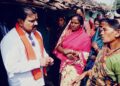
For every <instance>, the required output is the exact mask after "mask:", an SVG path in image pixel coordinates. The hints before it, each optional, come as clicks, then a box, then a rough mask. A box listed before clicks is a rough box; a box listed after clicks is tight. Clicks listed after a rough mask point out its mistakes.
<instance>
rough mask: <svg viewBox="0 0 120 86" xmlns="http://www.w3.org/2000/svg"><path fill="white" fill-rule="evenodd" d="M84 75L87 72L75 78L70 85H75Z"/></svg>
mask: <svg viewBox="0 0 120 86" xmlns="http://www.w3.org/2000/svg"><path fill="white" fill-rule="evenodd" d="M86 75H87V71H86V72H84V73H82V74H81V75H80V76H78V77H76V78H75V79H74V80H73V81H72V83H73V84H74V83H76V82H80V81H81V80H82V79H83V78H84V77H85V76H86Z"/></svg>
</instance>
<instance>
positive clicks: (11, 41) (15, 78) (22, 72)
mask: <svg viewBox="0 0 120 86" xmlns="http://www.w3.org/2000/svg"><path fill="white" fill-rule="evenodd" d="M31 35H32V37H33V40H34V42H35V46H33V49H34V51H35V54H36V60H29V61H28V60H27V57H26V53H25V52H26V51H25V47H24V45H23V42H22V40H21V39H20V37H19V35H18V33H17V32H16V30H15V28H13V29H12V30H11V31H10V32H9V33H8V34H7V35H6V36H5V37H4V38H3V40H2V41H1V45H0V46H1V54H2V58H3V62H4V65H5V68H6V70H7V73H8V80H9V85H10V86H43V85H44V79H43V77H42V78H40V79H38V80H34V78H33V75H32V73H31V70H33V69H36V68H40V59H41V58H42V57H41V53H40V52H41V49H40V47H39V43H38V42H37V40H36V38H35V36H34V34H31ZM26 36H27V38H28V34H26ZM29 41H30V40H29ZM30 43H31V42H30ZM44 56H47V53H46V51H45V50H44ZM41 69H42V67H41Z"/></svg>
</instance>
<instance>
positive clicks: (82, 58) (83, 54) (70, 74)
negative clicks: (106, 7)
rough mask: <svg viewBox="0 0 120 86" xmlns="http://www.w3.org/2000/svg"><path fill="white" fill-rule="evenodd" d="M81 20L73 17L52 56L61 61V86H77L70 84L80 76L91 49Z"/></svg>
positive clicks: (76, 16)
mask: <svg viewBox="0 0 120 86" xmlns="http://www.w3.org/2000/svg"><path fill="white" fill-rule="evenodd" d="M83 22H84V21H83V18H82V17H81V16H79V15H74V16H73V17H72V19H71V21H70V22H69V24H68V26H67V27H66V28H65V30H64V31H63V33H62V35H61V37H60V39H59V41H58V44H57V46H56V48H55V50H54V54H55V55H56V56H57V57H58V58H59V59H60V60H61V68H60V73H61V84H60V85H61V86H79V85H80V83H79V82H78V83H72V82H73V80H74V79H75V78H76V77H78V76H79V75H80V74H82V72H83V69H84V67H85V65H86V61H87V58H88V55H89V51H90V48H91V40H90V37H89V36H88V35H87V34H86V33H85V31H84V29H83V28H82V27H83Z"/></svg>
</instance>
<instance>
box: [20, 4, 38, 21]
mask: <svg viewBox="0 0 120 86" xmlns="http://www.w3.org/2000/svg"><path fill="white" fill-rule="evenodd" d="M31 13H33V14H36V13H37V11H36V8H34V7H32V6H22V7H21V8H20V10H18V19H22V20H25V18H26V17H27V15H30V14H31Z"/></svg>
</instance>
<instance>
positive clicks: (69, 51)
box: [63, 49, 73, 55]
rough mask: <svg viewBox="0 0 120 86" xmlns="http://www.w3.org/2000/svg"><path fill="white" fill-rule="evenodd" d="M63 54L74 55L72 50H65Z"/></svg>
mask: <svg viewBox="0 0 120 86" xmlns="http://www.w3.org/2000/svg"><path fill="white" fill-rule="evenodd" d="M63 53H64V55H67V54H72V53H73V50H71V49H64V50H63Z"/></svg>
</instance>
